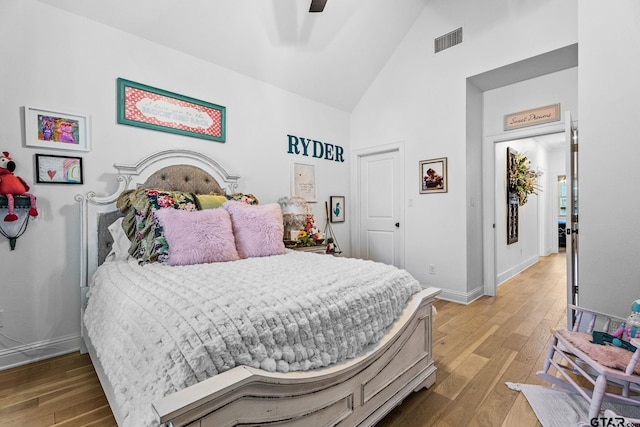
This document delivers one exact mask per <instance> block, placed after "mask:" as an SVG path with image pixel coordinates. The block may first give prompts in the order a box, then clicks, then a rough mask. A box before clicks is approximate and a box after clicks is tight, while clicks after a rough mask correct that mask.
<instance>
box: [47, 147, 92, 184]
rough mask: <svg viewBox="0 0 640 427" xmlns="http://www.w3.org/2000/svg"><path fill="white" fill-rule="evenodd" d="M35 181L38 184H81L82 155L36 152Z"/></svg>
mask: <svg viewBox="0 0 640 427" xmlns="http://www.w3.org/2000/svg"><path fill="white" fill-rule="evenodd" d="M36 182H37V183H39V184H82V183H83V172H82V157H70V156H54V155H50V154H36Z"/></svg>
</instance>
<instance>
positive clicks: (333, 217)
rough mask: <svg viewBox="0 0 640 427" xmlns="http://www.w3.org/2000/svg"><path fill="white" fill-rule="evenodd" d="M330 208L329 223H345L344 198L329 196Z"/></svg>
mask: <svg viewBox="0 0 640 427" xmlns="http://www.w3.org/2000/svg"><path fill="white" fill-rule="evenodd" d="M329 208H330V212H329V214H330V217H329V218H330V221H331V222H344V221H345V209H346V206H345V198H344V196H330V197H329Z"/></svg>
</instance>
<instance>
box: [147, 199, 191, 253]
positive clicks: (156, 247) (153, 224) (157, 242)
mask: <svg viewBox="0 0 640 427" xmlns="http://www.w3.org/2000/svg"><path fill="white" fill-rule="evenodd" d="M145 195H146V197H147V199H148V200H149V210H148V211H147V212H146V213H145V212H140V215H136V224H137V227H136V228H137V231H138V239H139V240H140V256H139V259H140V260H141V261H142V262H143V263H145V262H155V261H160V262H164V261H166V259H167V256H168V251H169V248H168V245H167V239H166V238H165V236H164V229H163V228H162V225H161V224H160V222H159V221H158V218H157V217H156V215H155V213H156V212H157V211H158V210H160V209H181V210H185V211H196V210H198V208H197V205H196V198H195V196H194V195H193V194H191V193H184V192H182V191H164V190H155V189H146V190H145Z"/></svg>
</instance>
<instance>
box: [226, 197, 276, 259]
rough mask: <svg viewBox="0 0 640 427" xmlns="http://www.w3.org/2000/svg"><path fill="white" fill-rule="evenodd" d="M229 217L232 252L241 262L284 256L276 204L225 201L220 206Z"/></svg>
mask: <svg viewBox="0 0 640 427" xmlns="http://www.w3.org/2000/svg"><path fill="white" fill-rule="evenodd" d="M223 207H224V208H225V209H226V210H227V211H229V214H230V215H231V222H232V224H233V234H234V236H235V238H236V248H237V249H238V254H239V255H240V257H241V258H250V257H261V256H270V255H282V254H284V253H285V252H286V249H285V247H284V242H283V240H282V238H283V237H284V224H283V222H282V210H281V209H280V205H278V204H277V203H271V204H267V205H248V204H246V203H241V202H234V201H229V202H227V203H225V204H224V205H223Z"/></svg>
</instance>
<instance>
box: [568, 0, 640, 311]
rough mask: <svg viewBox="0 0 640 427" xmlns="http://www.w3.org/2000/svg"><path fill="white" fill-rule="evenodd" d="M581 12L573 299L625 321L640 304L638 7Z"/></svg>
mask: <svg viewBox="0 0 640 427" xmlns="http://www.w3.org/2000/svg"><path fill="white" fill-rule="evenodd" d="M578 10H579V24H580V36H579V44H580V79H579V86H578V87H579V96H580V98H579V103H580V126H579V145H580V152H579V159H580V160H579V161H580V164H579V175H580V266H579V282H580V283H579V284H580V294H579V297H578V298H579V301H580V304H581V305H584V306H586V307H593V308H596V309H599V310H601V311H605V312H608V313H611V314H617V315H620V316H623V317H626V316H627V315H628V313H629V311H630V306H631V302H632V301H633V300H635V299H637V298H640V263H639V262H638V257H639V256H640V228H639V227H638V225H637V224H638V220H637V216H638V212H640V192H639V191H638V183H639V179H638V159H640V141H639V135H640V120H638V100H639V99H640V84H638V76H640V58H638V55H637V52H639V51H640V25H638V22H640V2H637V1H635V0H618V1H615V2H608V3H606V4H604V3H602V2H601V1H597V0H581V1H580V7H579V9H578ZM603 177H604V178H603Z"/></svg>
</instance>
